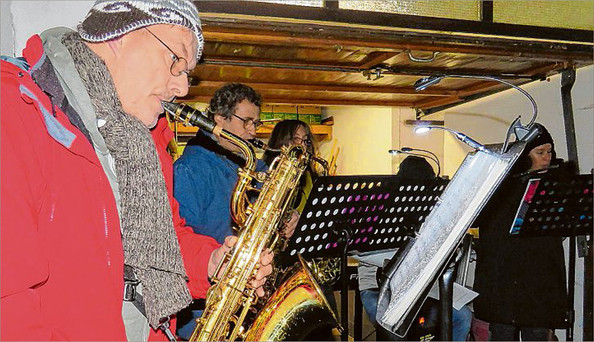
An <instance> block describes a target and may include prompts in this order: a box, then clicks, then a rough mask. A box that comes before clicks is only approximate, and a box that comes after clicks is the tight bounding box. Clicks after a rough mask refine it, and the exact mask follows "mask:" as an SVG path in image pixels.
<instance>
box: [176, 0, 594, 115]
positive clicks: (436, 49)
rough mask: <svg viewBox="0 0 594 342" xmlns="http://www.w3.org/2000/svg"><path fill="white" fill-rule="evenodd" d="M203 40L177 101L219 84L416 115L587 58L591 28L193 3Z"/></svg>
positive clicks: (281, 97)
mask: <svg viewBox="0 0 594 342" xmlns="http://www.w3.org/2000/svg"><path fill="white" fill-rule="evenodd" d="M195 4H196V6H197V7H198V9H199V11H200V16H201V19H202V25H203V26H202V28H203V31H204V36H205V40H206V44H205V49H204V56H203V60H202V62H201V63H200V64H199V65H198V66H197V67H196V68H195V69H194V70H193V72H192V74H191V77H192V79H191V88H190V92H189V94H188V96H186V97H185V98H183V99H181V100H183V101H188V102H190V101H200V102H208V100H209V99H210V97H211V96H212V94H213V92H214V91H215V90H216V89H217V88H219V87H220V86H222V85H223V84H225V83H228V82H242V83H246V84H248V85H250V86H252V87H254V88H255V89H256V90H258V91H259V92H260V93H261V94H262V95H263V99H264V102H265V103H269V104H303V105H307V104H309V105H321V106H327V105H348V106H362V105H374V106H405V107H414V108H418V109H420V110H421V112H420V113H430V112H432V111H435V110H438V109H440V108H444V107H447V106H451V105H455V104H458V103H462V102H464V101H469V100H472V99H474V98H477V97H481V96H485V95H487V94H490V93H493V92H496V91H500V90H504V89H507V88H508V86H506V85H503V84H501V83H498V82H494V81H488V80H484V79H469V78H445V79H444V80H442V81H441V82H440V83H439V84H436V85H433V86H431V87H429V88H427V89H426V90H423V91H415V89H414V84H415V82H417V81H418V80H419V79H420V78H423V77H427V76H431V75H452V74H454V75H465V76H473V75H479V76H480V75H488V76H496V77H499V78H501V79H504V80H506V81H509V82H512V83H514V84H524V83H526V82H531V81H535V80H543V79H546V77H548V76H550V75H552V74H555V73H558V72H560V71H562V70H563V69H565V68H579V67H582V66H585V65H589V64H592V61H593V60H592V56H593V49H592V46H593V44H592V42H593V38H592V31H583V30H568V29H550V28H542V27H533V26H520V25H509V24H497V23H492V22H478V21H464V20H452V19H437V18H429V17H419V16H410V15H398V14H385V13H377V12H361V11H353V10H341V9H338V8H336V6H333V7H335V8H331V7H330V8H329V7H325V8H313V7H302V6H295V5H279V4H270V3H257V2H247V1H240V2H235V1H220V2H219V1H195Z"/></svg>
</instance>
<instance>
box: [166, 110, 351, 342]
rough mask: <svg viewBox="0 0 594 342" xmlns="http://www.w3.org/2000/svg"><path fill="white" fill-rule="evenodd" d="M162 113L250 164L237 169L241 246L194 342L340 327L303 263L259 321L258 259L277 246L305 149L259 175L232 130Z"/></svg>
mask: <svg viewBox="0 0 594 342" xmlns="http://www.w3.org/2000/svg"><path fill="white" fill-rule="evenodd" d="M163 108H165V110H166V111H167V112H169V113H170V114H172V116H173V117H174V119H176V120H178V121H180V122H182V123H184V124H186V125H192V126H198V127H200V128H201V129H205V130H207V131H209V132H212V133H214V134H216V135H218V136H220V137H222V138H224V139H227V140H228V141H230V142H231V143H233V144H234V145H236V146H237V147H238V148H239V149H240V151H241V153H242V154H243V155H244V157H245V159H246V163H245V165H244V167H242V168H240V169H239V172H238V175H239V179H238V181H237V183H236V185H235V189H234V191H233V196H232V198H231V213H232V217H233V220H234V221H235V223H236V224H237V225H238V227H239V229H238V231H239V234H238V241H237V243H236V244H235V246H234V248H233V250H232V251H231V252H230V253H228V254H227V255H225V257H224V258H223V260H222V261H221V263H220V264H219V265H218V268H217V270H216V271H215V274H216V275H218V274H219V271H220V269H221V267H222V265H224V264H227V266H226V267H225V269H224V270H223V273H222V274H221V276H220V279H212V281H213V282H214V285H213V286H211V288H210V289H209V290H208V293H207V295H206V306H205V309H204V312H203V314H202V316H201V317H200V318H199V319H197V320H196V323H197V326H196V329H194V332H193V333H192V336H191V337H190V341H235V340H237V339H240V340H247V341H262V340H269V341H281V340H303V339H304V338H306V337H307V335H308V334H309V333H311V332H313V331H315V330H316V329H318V328H325V327H328V328H332V327H338V328H339V329H340V327H339V325H338V320H337V318H336V316H335V314H334V312H333V311H332V309H331V308H330V307H329V304H328V302H327V300H326V298H325V297H324V295H323V294H322V291H321V289H320V287H319V285H318V284H317V283H316V281H315V280H314V278H313V275H312V274H311V272H310V270H309V268H308V266H307V264H306V263H305V261H304V260H303V259H302V258H301V257H299V260H300V264H301V267H299V268H298V269H297V270H296V271H294V272H293V274H292V275H291V276H290V277H289V278H288V279H287V280H286V281H285V282H284V283H283V284H281V285H280V286H279V287H278V289H277V290H276V291H275V292H274V293H273V294H272V295H271V296H270V297H269V298H268V300H267V302H266V304H265V305H264V306H263V307H262V308H261V309H260V310H259V311H258V312H257V315H256V316H255V317H249V316H252V315H248V314H250V313H251V312H253V311H254V310H256V309H255V305H256V303H257V301H258V298H257V296H256V294H255V289H254V288H252V287H251V286H250V282H251V280H252V279H253V278H254V277H255V275H256V273H257V271H258V267H259V258H260V254H261V253H262V252H263V251H264V250H265V249H267V248H270V249H273V248H274V244H275V243H276V241H278V231H277V227H278V226H279V223H280V222H281V221H282V219H283V217H284V213H285V210H286V209H287V206H288V205H289V203H290V200H291V198H292V196H293V192H294V191H295V184H296V183H297V181H298V180H299V178H300V177H301V174H302V173H303V171H304V170H305V168H306V167H307V164H308V163H309V160H310V158H311V156H310V155H309V153H307V152H306V151H304V150H303V148H302V147H301V146H290V147H284V148H283V149H282V151H281V155H280V156H279V157H278V158H277V159H275V161H274V162H273V163H272V165H271V167H270V170H269V171H268V172H267V173H266V174H261V173H260V174H258V173H256V172H255V169H256V156H255V153H254V150H253V148H252V147H251V146H250V145H248V143H247V142H246V141H245V140H243V139H241V138H240V137H238V136H236V135H234V134H232V133H230V132H227V131H225V130H223V129H221V128H220V127H218V126H216V125H215V123H214V122H213V121H212V120H210V119H208V118H207V117H206V116H204V115H202V113H201V112H200V111H198V110H196V109H193V108H191V107H189V106H186V105H183V104H177V103H170V102H163ZM254 179H256V180H258V181H262V182H263V183H264V184H263V186H262V188H261V189H260V190H259V191H260V194H259V195H258V198H257V200H256V202H254V203H253V204H251V203H250V202H249V201H248V200H247V195H246V191H249V190H255V189H254V188H253V187H252V186H251V184H252V181H253V180H254Z"/></svg>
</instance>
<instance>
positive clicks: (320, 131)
mask: <svg viewBox="0 0 594 342" xmlns="http://www.w3.org/2000/svg"><path fill="white" fill-rule="evenodd" d="M176 125H177V134H178V135H182V136H188V135H194V134H196V132H197V131H198V128H196V127H186V126H183V125H182V124H180V123H176ZM169 127H170V128H171V130H173V131H174V132H175V129H174V126H173V123H170V124H169ZM310 127H311V130H312V133H313V134H314V135H315V136H316V138H317V139H318V141H322V140H331V139H332V126H330V125H310ZM273 128H274V126H273V125H263V126H262V127H260V129H259V130H258V131H257V132H256V137H258V138H260V139H262V138H268V137H270V133H272V129H273Z"/></svg>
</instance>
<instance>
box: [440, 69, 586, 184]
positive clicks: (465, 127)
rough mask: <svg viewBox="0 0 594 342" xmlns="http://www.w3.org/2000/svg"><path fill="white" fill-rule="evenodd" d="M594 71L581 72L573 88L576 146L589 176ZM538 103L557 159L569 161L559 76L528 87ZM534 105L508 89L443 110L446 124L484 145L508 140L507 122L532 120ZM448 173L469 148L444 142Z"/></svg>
mask: <svg viewBox="0 0 594 342" xmlns="http://www.w3.org/2000/svg"><path fill="white" fill-rule="evenodd" d="M593 85H594V67H592V66H589V67H586V68H581V69H578V70H577V75H576V82H575V85H574V86H573V90H572V97H573V101H572V102H573V110H574V120H575V127H576V132H575V133H576V137H577V145H578V158H579V163H580V172H581V173H588V172H590V170H591V169H592V167H593V165H594V152H593V149H592V147H593V146H594V140H593V138H592V132H593V129H594V95H593V92H594V87H593ZM522 88H523V89H525V90H526V91H527V92H528V93H529V94H530V95H532V97H534V99H535V101H536V103H537V105H538V118H537V122H540V123H542V124H543V125H545V126H546V127H547V129H548V130H549V132H550V133H551V135H552V136H553V139H554V141H555V150H556V151H557V156H558V157H559V158H563V159H565V160H567V144H566V140H565V126H564V122H563V110H562V105H561V90H560V88H561V76H560V75H555V76H552V77H550V79H549V81H543V82H533V83H531V84H528V85H526V86H524V87H522ZM531 108H532V107H531V105H530V102H529V101H528V99H527V98H526V97H524V96H523V95H522V94H520V92H518V91H516V90H514V89H510V90H507V91H504V92H501V93H499V94H496V95H492V96H489V97H486V98H483V99H480V100H477V101H473V102H471V103H468V104H464V105H460V106H457V107H455V108H452V109H450V110H448V111H445V113H444V118H445V125H446V126H447V127H450V128H453V129H456V130H459V131H461V132H464V133H466V134H469V135H470V136H471V137H473V138H475V139H476V140H478V141H479V142H482V143H498V142H503V140H504V139H505V132H506V131H507V128H508V127H509V124H510V123H511V122H512V121H513V120H514V119H515V118H516V117H517V116H518V115H521V117H522V123H524V124H525V123H527V122H528V121H529V120H530V117H531V113H532V109H531ZM444 144H445V150H446V151H447V153H446V155H445V163H446V169H448V171H450V172H451V171H452V170H455V169H457V168H458V166H459V165H460V163H461V162H462V159H463V158H464V156H465V155H466V152H467V151H468V150H469V149H467V148H466V147H463V146H462V145H461V144H460V143H459V142H458V141H456V140H454V139H453V138H447V139H445V142H444Z"/></svg>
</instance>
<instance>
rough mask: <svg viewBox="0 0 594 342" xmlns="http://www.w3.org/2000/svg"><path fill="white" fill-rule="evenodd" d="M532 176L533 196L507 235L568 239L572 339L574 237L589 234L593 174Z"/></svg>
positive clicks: (569, 337) (569, 329) (569, 331)
mask: <svg viewBox="0 0 594 342" xmlns="http://www.w3.org/2000/svg"><path fill="white" fill-rule="evenodd" d="M531 178H532V179H531V180H530V181H529V184H530V183H531V182H533V183H532V184H534V185H533V186H536V189H535V190H534V196H533V197H532V198H531V199H530V201H526V200H525V198H523V200H522V203H521V204H520V207H519V209H518V215H517V216H516V220H515V222H514V224H513V226H512V227H511V229H510V236H517V237H533V236H564V237H569V238H570V242H569V246H570V247H569V270H568V272H569V275H568V280H569V281H568V284H572V286H568V300H567V303H568V316H569V317H568V325H567V332H566V334H567V337H566V340H567V341H572V340H573V324H574V321H575V313H574V304H573V299H574V286H573V284H574V280H575V258H576V255H575V250H576V236H578V235H592V191H593V188H592V175H573V176H567V175H564V176H561V175H559V174H557V173H556V172H555V170H550V171H548V172H547V173H546V174H544V175H541V176H538V175H535V176H534V177H531ZM534 181H536V182H537V183H534ZM529 186H530V185H529ZM527 192H528V191H527Z"/></svg>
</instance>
